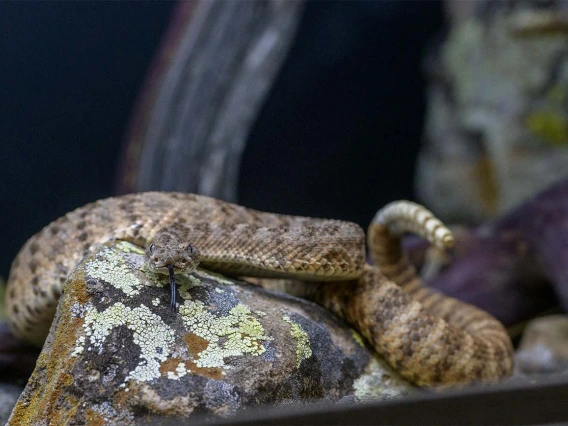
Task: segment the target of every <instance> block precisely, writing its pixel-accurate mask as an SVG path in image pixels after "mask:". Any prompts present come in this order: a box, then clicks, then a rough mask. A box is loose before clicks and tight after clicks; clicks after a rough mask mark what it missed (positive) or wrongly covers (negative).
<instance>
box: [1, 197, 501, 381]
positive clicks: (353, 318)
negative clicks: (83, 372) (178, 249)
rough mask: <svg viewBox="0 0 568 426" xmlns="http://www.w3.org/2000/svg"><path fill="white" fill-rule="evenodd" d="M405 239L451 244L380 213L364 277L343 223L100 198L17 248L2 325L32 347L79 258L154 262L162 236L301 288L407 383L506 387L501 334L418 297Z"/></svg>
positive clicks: (405, 215) (201, 203)
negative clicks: (134, 256)
mask: <svg viewBox="0 0 568 426" xmlns="http://www.w3.org/2000/svg"><path fill="white" fill-rule="evenodd" d="M404 231H414V232H417V233H418V234H420V235H423V236H424V237H426V238H428V239H429V240H430V241H431V242H432V243H434V244H436V245H439V246H440V247H444V246H449V245H451V243H452V236H451V233H450V231H449V230H448V229H447V228H446V227H445V226H443V225H442V224H441V222H439V221H438V220H437V219H435V218H434V217H433V215H432V214H431V213H430V212H428V211H427V210H426V209H424V208H423V207H421V206H419V205H417V204H413V203H410V202H404V201H402V202H395V203H391V204H390V205H388V206H386V207H385V208H383V209H382V210H380V211H379V213H377V215H376V216H375V218H374V220H373V222H372V223H371V226H370V227H369V232H368V243H369V248H370V253H371V256H372V257H373V259H374V261H375V263H376V265H377V266H371V265H368V264H366V263H365V236H364V232H363V230H362V229H361V228H360V227H359V226H358V225H356V224H353V223H349V222H343V221H338V220H327V219H313V218H306V217H299V216H288V215H278V214H273V213H265V212H259V211H255V210H251V209H248V208H245V207H242V206H238V205H235V204H230V203H227V202H223V201H220V200H216V199H213V198H209V197H206V196H200V195H193V194H184V193H166V192H147V193H139V194H130V195H125V196H121V197H114V198H107V199H104V200H99V201H96V202H94V203H92V204H88V205H86V206H84V207H81V208H78V209H76V210H74V211H72V212H70V213H68V214H67V215H65V216H63V217H61V218H59V219H57V220H56V221H54V222H52V223H51V224H49V225H48V226H46V227H45V228H44V229H43V230H42V231H40V232H39V233H38V234H36V235H34V236H33V237H31V238H30V239H29V240H28V241H27V242H26V243H25V245H24V246H23V248H22V249H21V251H20V252H19V254H18V255H17V257H16V258H15V260H14V262H13V264H12V268H11V271H10V276H9V280H8V289H7V298H6V312H7V315H8V322H9V324H10V326H11V328H12V330H13V332H14V333H15V334H16V335H17V336H18V337H20V338H21V339H22V340H25V341H27V342H31V343H34V344H36V345H41V344H42V343H43V341H44V339H45V337H46V335H47V332H48V330H49V326H50V323H51V321H52V319H53V316H54V313H55V308H56V304H57V301H58V299H59V296H60V295H61V289H62V286H63V283H64V282H65V281H66V279H67V276H68V275H69V273H70V272H71V270H72V269H73V268H74V267H75V266H76V265H77V264H78V263H79V262H80V260H81V259H82V258H83V257H84V256H86V255H88V254H89V253H92V252H93V251H94V250H95V248H96V247H97V246H98V245H100V244H102V243H104V242H105V241H109V240H113V239H118V240H126V241H130V242H132V243H134V244H137V245H139V246H141V247H144V248H147V253H148V256H150V257H151V258H153V259H154V260H155V261H159V260H160V259H159V258H160V257H161V256H163V253H162V254H158V255H157V254H156V253H158V252H159V250H156V249H155V248H154V247H151V248H150V246H151V243H152V242H153V241H155V242H159V240H160V237H161V236H162V235H164V234H165V233H167V234H168V235H173V236H174V239H176V238H177V239H179V240H181V241H186V242H190V243H191V247H196V248H198V249H199V251H200V256H201V266H203V267H204V268H207V269H211V270H214V271H217V272H220V273H224V274H227V275H231V276H257V277H258V276H260V277H273V278H274V277H276V278H291V279H295V280H301V281H302V282H304V283H305V288H306V294H308V293H309V294H311V297H312V298H315V299H317V300H318V301H319V302H320V303H322V304H323V305H324V306H326V307H328V308H330V309H332V310H333V311H335V312H336V313H337V314H339V315H341V316H343V317H344V318H345V319H346V320H347V321H348V322H350V323H351V324H353V325H354V326H355V327H356V328H357V329H358V330H359V331H360V332H361V334H362V335H363V336H365V337H366V338H367V340H368V341H369V342H370V344H371V345H372V346H373V348H374V349H375V350H376V351H377V352H378V353H379V354H381V355H382V356H383V357H384V358H385V359H386V360H387V362H388V363H390V364H391V365H392V366H393V367H394V368H395V369H396V370H398V371H399V372H400V373H401V374H402V375H403V376H404V377H406V378H407V379H409V380H411V381H412V382H414V383H417V384H419V385H423V386H436V385H448V384H453V383H459V382H468V381H473V380H497V379H499V378H502V377H504V376H507V375H509V374H510V373H511V370H512V347H511V343H510V340H509V337H508V335H507V333H506V331H505V329H504V328H503V326H502V325H501V324H500V323H499V322H498V321H497V320H495V319H494V318H493V317H491V316H490V315H489V314H487V313H485V312H483V311H481V310H479V309H477V308H474V307H473V306H470V305H467V304H465V303H462V302H459V301H457V300H455V299H451V298H448V297H445V296H443V295H441V294H438V293H434V292H432V291H430V290H428V289H426V288H425V287H422V286H421V285H420V282H419V279H418V278H417V275H416V273H415V271H414V269H413V268H412V267H411V266H409V264H408V262H407V261H406V258H405V257H404V256H403V254H402V251H401V248H400V240H399V238H400V233H401V232H404ZM167 241H169V239H167V238H166V249H167V244H168V243H167ZM184 247H185V248H184V249H187V248H188V245H185V246H184ZM189 260H190V261H191V262H193V260H195V259H194V258H190V259H189ZM162 266H163V265H162ZM192 266H194V265H192ZM170 269H171V268H170ZM308 281H322V282H324V281H325V282H326V283H321V284H319V285H311V284H309V283H308ZM330 281H331V282H330ZM395 283H396V284H395Z"/></svg>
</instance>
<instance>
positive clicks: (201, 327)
mask: <svg viewBox="0 0 568 426" xmlns="http://www.w3.org/2000/svg"><path fill="white" fill-rule="evenodd" d="M143 258H144V256H143V253H142V251H141V250H139V249H138V248H136V247H135V246H132V245H130V244H127V243H122V242H120V243H116V244H114V245H107V246H103V247H101V248H100V249H99V250H98V251H97V252H96V253H95V254H93V255H92V256H90V257H88V258H86V259H85V260H84V261H83V263H82V264H81V265H79V266H78V267H77V269H76V270H75V271H74V272H73V273H72V274H71V276H70V278H69V280H68V282H67V283H66V285H65V290H64V294H63V296H62V299H61V300H60V303H59V306H58V308H57V313H56V317H55V320H54V324H53V326H52V327H51V330H50V334H49V336H48V338H47V341H46V344H45V346H44V348H43V350H42V353H41V355H40V357H39V360H38V364H37V366H36V369H35V371H34V373H33V374H32V377H31V379H30V381H29V382H28V385H27V387H26V389H25V391H24V393H23V395H22V397H21V398H20V400H19V401H18V404H17V405H16V407H15V409H14V412H13V414H12V417H11V424H34V422H36V421H44V420H45V419H48V420H49V421H51V422H52V423H53V424H63V423H65V424H69V425H75V424H77V425H79V424H85V423H88V422H93V424H135V423H137V422H139V421H142V420H144V421H153V420H158V419H160V418H165V417H170V418H172V417H180V418H187V417H189V416H191V415H194V414H196V413H200V414H201V415H202V416H203V415H205V416H206V417H210V418H215V417H227V416H231V415H233V414H235V413H237V412H239V411H240V410H242V409H244V408H246V407H250V406H256V405H260V404H274V403H278V404H286V403H296V402H302V401H308V400H328V401H346V400H350V399H351V400H353V401H355V402H357V401H369V400H380V399H390V398H397V397H400V396H403V395H405V394H407V393H409V392H410V391H411V390H412V387H411V386H410V385H408V384H407V383H406V382H404V381H403V380H402V379H401V378H400V377H399V376H398V375H397V374H396V373H395V372H394V371H392V370H390V369H389V368H388V367H386V366H385V365H384V364H383V363H382V362H381V361H380V360H378V359H377V358H375V357H374V355H373V354H372V352H370V351H369V350H368V349H367V348H366V347H365V345H364V343H363V341H362V339H361V337H360V336H359V335H358V334H357V333H356V332H355V331H354V330H352V329H351V328H349V327H348V326H347V325H346V324H345V323H343V322H341V321H340V320H338V319H337V318H336V317H334V316H333V315H331V314H330V313H328V312H327V311H326V310H324V309H323V308H320V307H318V306H316V305H314V304H312V303H310V302H307V301H303V300H301V299H297V298H294V297H291V296H286V295H282V294H278V293H276V292H271V291H267V290H263V289H261V288H259V287H256V286H253V285H250V284H247V283H243V282H238V281H234V280H229V279H227V278H225V277H222V276H219V275H216V274H212V273H209V272H207V271H203V270H198V271H196V272H195V273H193V274H191V275H189V276H180V277H178V292H179V298H178V301H179V302H180V305H179V309H178V310H179V312H177V313H176V312H174V311H172V310H171V309H170V307H169V282H168V278H167V277H165V276H159V275H155V274H153V273H152V272H149V271H147V270H146V269H145V266H144V263H143Z"/></svg>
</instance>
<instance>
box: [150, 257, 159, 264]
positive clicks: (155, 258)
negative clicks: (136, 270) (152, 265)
mask: <svg viewBox="0 0 568 426" xmlns="http://www.w3.org/2000/svg"><path fill="white" fill-rule="evenodd" d="M152 260H153V261H154V262H156V263H158V260H160V259H158V256H154V258H153V259H152Z"/></svg>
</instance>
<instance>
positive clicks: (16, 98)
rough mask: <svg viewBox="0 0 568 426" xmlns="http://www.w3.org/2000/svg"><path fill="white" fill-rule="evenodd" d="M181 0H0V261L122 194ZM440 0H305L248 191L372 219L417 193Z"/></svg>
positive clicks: (245, 182)
mask: <svg viewBox="0 0 568 426" xmlns="http://www.w3.org/2000/svg"><path fill="white" fill-rule="evenodd" d="M174 7H175V3H173V2H165V1H163V2H135V3H134V2H87V3H86V2H76V3H75V2H73V3H71V2H49V3H19V2H18V3H17V2H0V26H1V28H2V31H1V32H0V87H1V93H0V96H1V100H2V102H1V104H2V107H1V110H0V111H1V115H0V136H1V138H2V139H1V142H2V145H1V147H2V148H1V151H0V152H1V155H0V165H1V167H0V197H1V198H0V199H1V200H2V202H1V206H2V208H1V209H0V223H1V227H0V229H1V236H2V244H0V275H2V276H4V277H7V274H8V270H9V265H10V263H11V260H12V259H13V257H14V256H15V254H16V252H17V250H18V249H19V247H20V246H21V245H22V244H23V243H24V242H25V240H26V239H27V238H29V237H30V236H31V235H32V234H33V233H35V232H37V231H39V230H40V229H41V228H42V227H43V226H44V225H46V224H47V223H48V222H50V221H51V220H54V219H56V218H57V217H58V216H61V215H63V214H64V213H66V212H67V211H69V210H71V209H73V208H75V207H79V206H81V205H83V204H86V203H87V202H90V201H93V200H95V199H98V198H101V197H106V196H109V195H112V191H113V188H114V183H115V179H116V172H117V171H116V167H117V163H118V155H119V152H120V149H121V143H122V140H123V135H124V132H125V129H126V127H127V123H128V119H129V115H130V113H131V111H132V109H133V106H134V102H135V100H136V97H137V94H138V92H139V90H140V88H141V86H142V83H143V81H144V77H145V75H146V72H147V71H148V67H149V66H150V63H151V60H152V57H153V55H154V54H155V51H156V49H157V47H158V44H159V41H160V37H161V35H162V34H163V32H164V30H165V28H166V26H167V23H168V19H169V16H170V13H171V12H172V11H173V10H174ZM441 25H442V12H441V2H440V1H431V2H430V1H428V2H419V1H415V2H412V1H404V2H397V1H393V2H384V1H381V2H379V1H376V2H313V3H309V4H308V6H307V8H306V11H305V15H304V17H303V19H302V23H301V27H300V29H299V33H298V36H297V38H296V40H295V41H294V43H293V46H292V49H291V51H290V55H289V57H288V58H287V60H286V61H285V63H284V66H283V69H282V70H281V73H280V75H279V77H278V79H277V81H276V83H275V85H274V87H273V88H272V90H271V92H270V95H269V97H268V99H267V101H266V104H265V107H264V108H263V110H262V112H261V114H260V116H259V117H258V120H257V122H256V124H255V126H254V128H253V130H252V132H251V135H250V138H249V141H248V143H247V149H246V152H245V155H244V157H243V163H242V168H241V179H240V182H239V194H240V201H241V202H242V203H243V204H244V205H248V206H251V207H256V208H260V209H265V210H271V211H279V212H283V213H297V214H304V215H312V216H327V217H335V218H343V219H349V220H353V221H356V222H359V223H360V224H361V225H366V224H367V222H368V221H369V220H370V219H371V218H372V215H373V213H374V211H375V210H376V209H377V208H378V207H380V206H381V205H382V204H384V203H385V202H387V201H390V200H393V199H396V198H413V192H412V188H413V181H412V179H413V171H414V162H415V156H416V152H417V149H418V145H419V142H420V132H421V127H422V116H423V109H424V92H423V90H424V87H423V79H422V76H421V72H422V70H421V61H422V58H423V54H424V49H425V47H426V46H428V44H429V42H430V41H431V40H432V38H433V37H434V36H435V35H436V34H438V33H439V31H440V28H441Z"/></svg>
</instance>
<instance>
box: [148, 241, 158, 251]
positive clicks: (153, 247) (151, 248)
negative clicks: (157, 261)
mask: <svg viewBox="0 0 568 426" xmlns="http://www.w3.org/2000/svg"><path fill="white" fill-rule="evenodd" d="M155 248H156V246H155V245H154V243H152V244H150V247H148V250H150V253H154V249H155Z"/></svg>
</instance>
